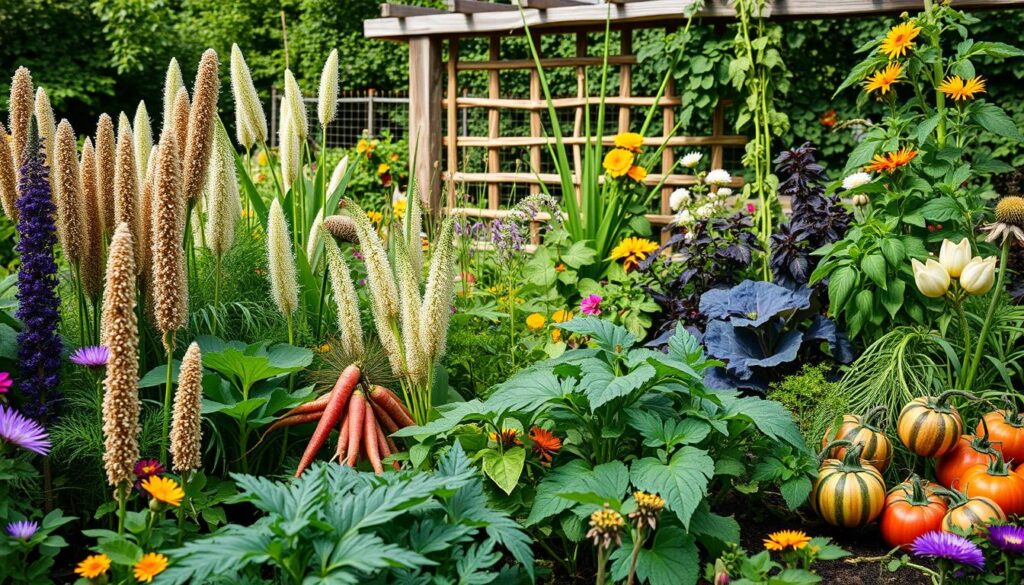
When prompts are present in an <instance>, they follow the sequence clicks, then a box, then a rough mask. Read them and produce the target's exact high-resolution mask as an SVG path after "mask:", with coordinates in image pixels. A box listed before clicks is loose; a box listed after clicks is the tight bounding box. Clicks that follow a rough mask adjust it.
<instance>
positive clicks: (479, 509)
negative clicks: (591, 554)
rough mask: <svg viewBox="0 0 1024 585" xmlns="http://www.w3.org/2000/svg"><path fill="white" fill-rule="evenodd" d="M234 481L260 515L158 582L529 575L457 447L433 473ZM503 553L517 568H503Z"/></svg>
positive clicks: (185, 550)
mask: <svg viewBox="0 0 1024 585" xmlns="http://www.w3.org/2000/svg"><path fill="white" fill-rule="evenodd" d="M234 479H235V481H236V482H237V484H238V487H239V488H240V490H241V494H240V496H239V498H238V499H239V500H240V501H244V502H248V503H250V504H252V505H253V506H255V507H256V508H257V509H258V510H259V511H260V512H261V513H262V515H261V516H260V517H259V518H258V519H257V520H256V521H255V522H253V523H252V524H251V525H248V526H241V525H237V524H231V525H228V526H225V527H224V528H222V529H221V530H219V531H217V532H216V533H214V534H212V535H211V536H209V537H206V538H202V539H198V540H194V541H192V542H189V543H187V544H185V545H184V546H183V547H181V548H179V549H176V550H172V551H171V552H170V556H171V558H172V562H171V566H170V568H168V570H167V571H166V573H165V574H164V575H162V578H163V582H166V583H187V582H191V583H207V582H232V583H237V582H246V583H249V582H266V581H264V580H263V579H266V578H267V577H268V576H269V575H273V581H272V582H274V583H296V584H299V583H336V584H348V583H362V582H373V583H409V584H413V583H424V584H425V583H435V582H445V583H447V582H451V583H456V582H458V583H493V582H504V583H520V582H525V581H526V580H527V575H529V576H530V578H532V575H533V553H532V551H531V550H530V540H529V538H528V537H527V536H526V534H525V533H524V532H523V531H522V530H521V529H520V528H519V526H518V525H517V524H516V522H515V521H514V520H513V519H512V518H511V517H509V515H508V514H506V513H504V512H501V511H498V510H495V509H493V508H491V507H490V506H489V505H488V503H487V499H486V497H485V495H484V491H483V481H482V478H481V477H480V475H479V474H478V473H477V472H476V470H475V468H474V467H473V466H472V465H471V463H470V461H469V458H468V457H467V456H466V454H465V452H464V451H463V450H462V448H461V447H460V446H459V445H458V444H456V445H455V446H454V447H453V448H452V449H451V450H450V451H448V453H447V454H445V456H444V457H442V458H441V460H440V461H439V464H438V468H437V471H435V472H433V473H423V472H412V471H410V472H401V473H396V472H388V473H386V474H384V475H383V476H375V475H373V474H371V473H361V472H357V471H354V470H352V469H350V468H348V467H345V466H341V465H332V464H324V463H321V464H317V465H314V466H313V467H312V468H310V469H309V470H308V471H307V472H306V473H304V474H303V475H302V476H301V477H300V478H298V479H296V480H294V481H290V482H275V481H271V480H269V479H266V478H262V477H254V476H250V475H235V476H234ZM506 552H507V553H508V554H509V555H511V557H513V558H515V559H516V560H517V561H518V562H519V563H520V564H519V565H516V566H510V565H505V566H502V564H501V561H502V559H503V558H504V557H505V554H506ZM438 578H441V579H442V580H441V581H438V580H437V579H438Z"/></svg>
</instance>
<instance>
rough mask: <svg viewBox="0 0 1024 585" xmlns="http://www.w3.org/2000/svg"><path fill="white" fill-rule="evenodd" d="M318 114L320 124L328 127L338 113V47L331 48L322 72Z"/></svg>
mask: <svg viewBox="0 0 1024 585" xmlns="http://www.w3.org/2000/svg"><path fill="white" fill-rule="evenodd" d="M316 111H317V116H318V117H319V118H320V126H322V127H324V128H326V127H327V125H328V124H330V123H331V122H332V121H333V120H334V117H335V116H336V115H337V114H338V49H333V50H331V54H330V55H328V56H327V61H326V62H325V63H324V69H323V71H321V72H320V93H319V94H318V96H317V108H316Z"/></svg>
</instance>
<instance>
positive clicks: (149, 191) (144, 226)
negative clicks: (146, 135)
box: [139, 146, 160, 286]
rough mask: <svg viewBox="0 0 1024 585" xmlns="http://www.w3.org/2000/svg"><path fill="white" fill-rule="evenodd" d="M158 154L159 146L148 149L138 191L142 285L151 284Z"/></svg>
mask: <svg viewBox="0 0 1024 585" xmlns="http://www.w3.org/2000/svg"><path fill="white" fill-rule="evenodd" d="M159 153H160V147H159V146H153V147H151V148H150V149H149V154H148V155H147V156H146V160H147V162H146V170H145V174H144V175H143V177H142V185H141V187H140V191H139V250H140V251H141V255H142V274H143V279H142V282H144V283H151V282H153V200H154V198H155V195H154V191H155V190H156V186H155V182H156V181H155V178H154V177H155V175H156V162H157V158H156V157H157V156H158V155H159ZM147 286H148V284H147Z"/></svg>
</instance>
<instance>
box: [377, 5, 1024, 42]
mask: <svg viewBox="0 0 1024 585" xmlns="http://www.w3.org/2000/svg"><path fill="white" fill-rule="evenodd" d="M526 1H527V3H529V2H530V0H526ZM540 1H541V2H548V3H549V4H554V2H553V0H540ZM696 1H697V0H636V1H630V2H625V3H613V4H611V5H609V4H606V3H601V4H589V3H587V4H582V5H574V6H561V7H555V6H553V5H552V6H551V7H550V8H545V9H541V8H532V7H531V8H522V9H521V10H522V13H520V8H519V7H518V6H515V5H512V4H496V3H493V2H483V1H482V0H449V6H450V7H452V8H454V9H457V11H456V12H451V13H444V14H428V15H423V16H412V17H408V18H375V19H370V20H366V21H364V22H363V32H364V34H365V35H366V36H367V37H368V38H383V39H393V40H407V39H408V38H409V37H416V36H435V35H437V36H453V35H454V36H476V35H488V34H491V33H499V32H501V33H506V34H507V33H508V32H510V31H517V30H522V29H523V20H524V19H525V20H526V23H527V24H528V25H529V26H530V28H531V29H534V30H537V31H538V32H539V31H542V30H544V29H548V28H559V27H562V28H565V27H572V28H573V29H576V30H578V29H580V28H583V27H586V26H595V25H602V24H604V22H605V19H611V22H612V24H630V25H635V26H665V25H666V23H670V22H680V23H682V22H684V21H685V20H686V12H687V11H688V10H689V8H690V6H692V5H693V4H694V3H695V2H696ZM952 5H953V6H954V7H956V8H960V9H986V8H988V9H995V8H1014V7H1024V0H952ZM922 6H923V3H922V1H921V0H842V1H839V0H830V1H822V0H774V1H772V2H771V3H770V4H769V6H768V9H767V12H768V14H769V15H770V17H771V18H778V19H814V18H843V17H856V16H868V15H875V14H886V13H888V14H891V13H900V12H903V11H907V10H920V9H921V8H922ZM698 16H699V17H700V18H703V19H705V20H732V19H734V18H735V17H736V13H735V11H734V10H733V8H732V6H731V4H730V2H729V0H707V1H706V2H705V3H704V6H703V8H702V9H701V10H700V11H699V12H698Z"/></svg>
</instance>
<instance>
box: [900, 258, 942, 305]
mask: <svg viewBox="0 0 1024 585" xmlns="http://www.w3.org/2000/svg"><path fill="white" fill-rule="evenodd" d="M910 265H911V266H912V267H913V268H914V282H915V283H916V284H917V290H919V291H921V294H923V295H924V296H926V297H928V298H932V299H937V298H939V297H941V296H943V295H945V294H946V291H948V290H949V273H948V272H946V269H945V268H944V267H943V266H942V264H939V263H938V262H936V261H935V260H932V259H929V260H928V261H927V262H926V263H924V264H922V263H921V262H920V261H919V260H917V259H916V258H914V259H912V260H911V261H910Z"/></svg>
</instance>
